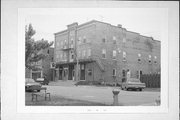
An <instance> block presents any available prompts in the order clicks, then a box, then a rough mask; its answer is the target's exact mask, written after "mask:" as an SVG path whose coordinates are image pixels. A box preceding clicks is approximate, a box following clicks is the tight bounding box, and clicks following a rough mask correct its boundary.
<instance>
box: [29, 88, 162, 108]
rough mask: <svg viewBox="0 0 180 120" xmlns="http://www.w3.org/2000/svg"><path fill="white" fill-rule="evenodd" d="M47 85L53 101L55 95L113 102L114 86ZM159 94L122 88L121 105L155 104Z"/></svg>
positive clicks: (106, 102) (99, 101) (107, 103)
mask: <svg viewBox="0 0 180 120" xmlns="http://www.w3.org/2000/svg"><path fill="white" fill-rule="evenodd" d="M45 87H47V91H48V92H50V93H51V98H52V100H51V101H53V98H55V97H63V98H68V99H75V100H82V101H89V102H96V103H102V104H106V105H112V103H113V94H112V89H113V87H96V86H50V85H48V86H45ZM42 92H44V91H42ZM26 94H27V93H26ZM28 94H29V93H28ZM159 95H160V92H158V91H150V90H148V91H146V90H145V91H141V92H140V91H123V90H120V93H119V105H122V106H136V105H155V100H156V99H157V98H158V96H159ZM29 99H30V98H29Z"/></svg>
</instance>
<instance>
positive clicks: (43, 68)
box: [26, 47, 54, 81]
mask: <svg viewBox="0 0 180 120" xmlns="http://www.w3.org/2000/svg"><path fill="white" fill-rule="evenodd" d="M40 52H42V53H43V54H45V55H46V57H45V59H43V60H40V61H37V62H33V63H32V65H33V66H34V69H32V70H28V69H26V77H28V78H29V77H30V78H33V79H34V80H36V79H37V78H42V77H44V76H46V77H47V79H48V80H49V81H53V69H51V63H52V62H53V61H54V48H51V47H50V48H47V49H44V50H41V51H40Z"/></svg>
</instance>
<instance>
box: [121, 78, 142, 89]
mask: <svg viewBox="0 0 180 120" xmlns="http://www.w3.org/2000/svg"><path fill="white" fill-rule="evenodd" d="M145 87H146V85H145V83H142V82H141V81H140V80H139V79H136V78H129V79H127V80H126V81H125V82H122V84H121V89H122V90H129V89H135V90H139V91H142V89H144V88H145Z"/></svg>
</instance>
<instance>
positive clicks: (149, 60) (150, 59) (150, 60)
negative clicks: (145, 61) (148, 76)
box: [149, 55, 151, 63]
mask: <svg viewBox="0 0 180 120" xmlns="http://www.w3.org/2000/svg"><path fill="white" fill-rule="evenodd" d="M149 63H151V55H149Z"/></svg>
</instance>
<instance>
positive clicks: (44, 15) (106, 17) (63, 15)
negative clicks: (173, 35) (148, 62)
mask: <svg viewBox="0 0 180 120" xmlns="http://www.w3.org/2000/svg"><path fill="white" fill-rule="evenodd" d="M25 12H26V17H25V24H29V23H31V24H32V26H33V28H34V29H35V30H36V34H35V35H34V39H35V40H40V39H42V38H44V39H45V40H49V41H54V33H56V32H59V31H62V30H65V29H67V25H68V24H71V23H73V22H78V24H82V23H85V22H88V21H91V20H98V21H102V22H107V23H110V24H112V25H115V26H116V25H117V24H121V25H122V27H124V28H126V29H127V30H128V31H133V32H137V33H140V34H141V35H145V36H149V37H153V38H154V39H155V40H159V41H161V37H162V35H163V33H164V32H165V30H166V29H167V28H166V27H167V25H168V11H167V9H165V8H57V9H56V8H43V9H40V8H32V9H31V8H28V9H25Z"/></svg>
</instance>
